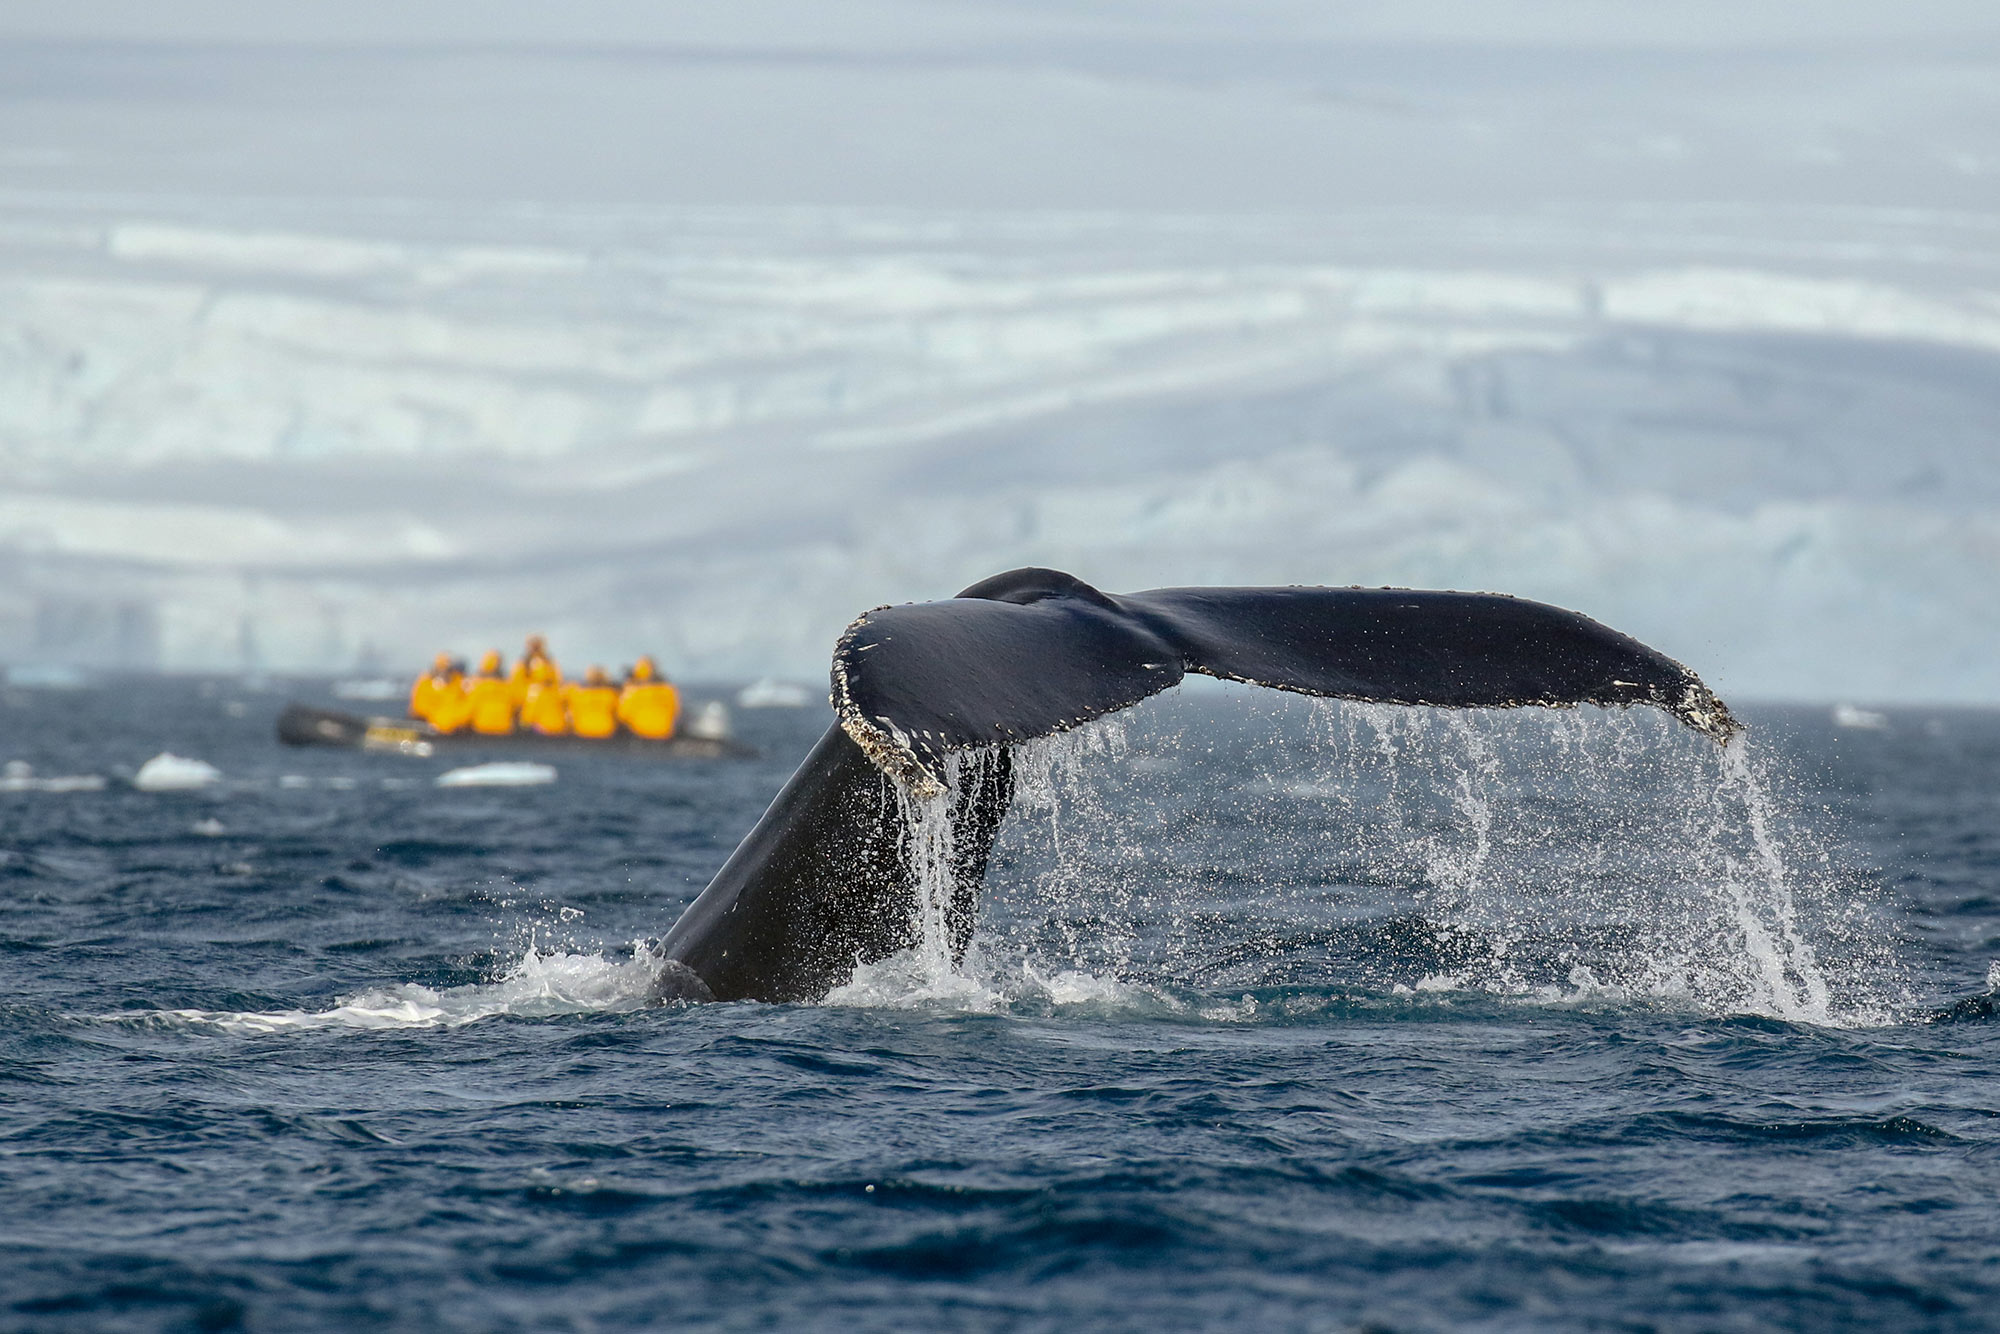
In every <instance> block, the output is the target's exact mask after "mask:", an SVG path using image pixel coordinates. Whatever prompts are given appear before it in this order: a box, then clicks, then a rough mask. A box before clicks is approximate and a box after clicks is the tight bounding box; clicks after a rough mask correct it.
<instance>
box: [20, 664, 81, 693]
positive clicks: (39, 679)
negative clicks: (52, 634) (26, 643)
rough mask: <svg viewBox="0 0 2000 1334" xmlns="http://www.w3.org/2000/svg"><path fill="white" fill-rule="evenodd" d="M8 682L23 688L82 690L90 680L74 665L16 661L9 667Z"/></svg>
mask: <svg viewBox="0 0 2000 1334" xmlns="http://www.w3.org/2000/svg"><path fill="white" fill-rule="evenodd" d="M7 684H8V685H10V686H16V687H19V688H20V689H23V690H81V689H82V688H83V687H84V686H86V685H88V684H89V680H88V678H86V677H85V676H84V674H83V673H82V672H79V671H78V670H77V669H76V668H74V667H61V666H53V665H37V664H32V663H16V664H15V665H14V666H12V667H9V668H8V669H7Z"/></svg>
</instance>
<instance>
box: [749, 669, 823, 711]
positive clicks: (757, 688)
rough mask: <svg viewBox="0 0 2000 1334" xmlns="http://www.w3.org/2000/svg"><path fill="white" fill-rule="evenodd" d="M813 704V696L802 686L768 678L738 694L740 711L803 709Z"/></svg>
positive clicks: (756, 682)
mask: <svg viewBox="0 0 2000 1334" xmlns="http://www.w3.org/2000/svg"><path fill="white" fill-rule="evenodd" d="M810 703H812V694H811V692H809V691H808V690H807V689H806V688H805V687H804V686H802V685H795V684H793V683H792V682H790V681H780V680H778V679H777V678H776V677H771V676H766V677H764V678H763V679H762V680H758V681H752V682H751V683H750V684H749V685H747V686H744V687H743V688H742V689H741V690H739V691H737V692H736V707H738V708H740V709H803V708H804V707H805V706H806V705H808V704H810Z"/></svg>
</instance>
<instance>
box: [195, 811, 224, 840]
mask: <svg viewBox="0 0 2000 1334" xmlns="http://www.w3.org/2000/svg"><path fill="white" fill-rule="evenodd" d="M193 832H194V833H197V834H200V835H201V836H202V837H203V838H221V837H222V836H223V835H224V834H225V833H227V832H228V830H227V829H226V828H225V827H224V825H223V823H222V821H220V820H218V819H216V818H215V817H214V816H210V817H209V818H208V819H206V820H196V821H195V822H194V825H193Z"/></svg>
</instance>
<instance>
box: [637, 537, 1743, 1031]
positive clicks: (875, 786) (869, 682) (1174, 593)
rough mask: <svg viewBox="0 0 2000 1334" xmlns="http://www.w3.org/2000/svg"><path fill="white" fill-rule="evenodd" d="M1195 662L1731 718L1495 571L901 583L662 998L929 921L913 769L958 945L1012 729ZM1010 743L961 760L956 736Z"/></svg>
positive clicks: (1025, 731) (1314, 685) (1019, 735)
mask: <svg viewBox="0 0 2000 1334" xmlns="http://www.w3.org/2000/svg"><path fill="white" fill-rule="evenodd" d="M1189 672H1197V673H1201V674H1203V675H1207V676H1215V677H1221V678H1224V679H1226V680H1231V681H1243V682H1248V683H1250V684H1253V685H1261V686H1269V687H1272V688H1274V689H1278V690H1291V691H1296V692H1299V693H1302V694H1308V695H1321V696H1326V697H1328V698H1333V699H1348V700H1364V701H1372V702H1376V703H1386V704H1423V705H1431V706H1436V707H1443V708H1503V707H1514V706H1522V705H1542V706H1557V707H1560V706H1565V705H1576V704H1600V705H1632V704H1648V705H1653V706H1656V707H1658V708H1661V709H1664V710H1665V711H1667V712H1668V713H1670V714H1672V715H1673V716H1675V717H1676V718H1678V719H1680V720H1681V721H1682V722H1684V723H1686V724H1687V725H1688V726H1690V727H1692V728H1695V729H1696V730H1698V731H1700V732H1703V733H1705V734H1707V735H1708V736H1710V737H1713V738H1714V739H1715V740H1717V741H1727V740H1728V738H1729V737H1730V736H1731V735H1732V734H1734V733H1735V732H1736V731H1737V730H1738V726H1737V723H1736V721H1735V720H1734V719H1733V718H1731V717H1730V715H1729V710H1728V709H1727V708H1725V707H1724V706H1723V704H1722V701H1721V700H1719V699H1717V698H1716V697H1715V695H1714V694H1713V693H1712V692H1711V691H1710V690H1709V689H1708V687H1707V686H1705V685H1703V684H1702V682H1701V679H1700V678H1699V677H1697V676H1696V675H1695V674H1694V673H1693V672H1691V671H1689V670H1688V669H1687V668H1686V667H1683V666H1682V665H1681V664H1679V663H1678V662H1675V661H1674V660H1673V659H1671V658H1668V657H1666V656H1665V655H1664V654H1661V653H1658V652H1656V651H1655V650H1653V649H1650V648H1648V647H1646V646H1645V645H1644V644H1641V643H1640V642H1638V641H1637V640H1635V639H1632V638H1630V637H1629V636H1626V635H1622V634H1619V633H1618V632H1617V631H1615V630H1612V629H1610V628H1608V627H1606V626H1603V625H1600V624H1598V623H1597V622H1596V621H1593V620H1591V619H1590V618H1589V617H1587V616H1582V615H1579V614H1577V613H1576V612H1571V611H1564V610H1562V609H1561V608H1558V607H1551V606H1547V605H1545V604H1543V603H1538V602H1529V601H1526V600H1524V599H1520V598H1514V597H1508V596H1505V595H1502V594H1495V593H1447V592H1423V591H1416V590H1410V589H1394V588H1379V589H1377V588H1306V587H1292V588H1162V589H1153V590H1151V591H1149V592H1144V593H1130V594H1123V595H1113V594H1109V593H1103V592H1100V591H1098V590H1097V589H1095V588H1092V587H1091V586H1090V585H1089V584H1086V583H1084V582H1083V581H1082V580H1080V579H1077V578H1075V577H1073V576H1071V575H1067V574H1063V573H1061V572H1060V571H1056V570H1043V569H1023V570H1013V571H1010V572H1008V573H1006V574H1000V575H995V576H993V577H992V578H990V579H985V580H982V581H980V582H979V583H976V584H974V585H973V586H972V587H970V588H968V589H966V590H965V591H964V592H963V593H960V594H959V595H958V596H957V597H955V598H951V599H949V600H946V601H942V602H920V603H912V604H908V605H905V606H900V607H881V608H877V609H876V610H874V611H871V612H868V613H866V614H864V615H862V616H861V617H859V618H858V619H856V620H855V621H854V623H853V624H852V625H850V626H849V627H848V628H847V631H846V633H845V634H843V635H842V636H841V637H840V641H839V643H838V644H837V645H836V646H835V648H834V655H833V678H832V684H833V705H834V709H835V712H836V714H837V720H836V723H835V725H834V726H833V727H831V728H829V729H828V730H827V732H826V735H824V736H823V737H821V738H820V740H819V742H818V743H817V744H816V745H815V746H814V747H813V748H812V751H811V752H810V753H809V754H808V755H807V756H806V758H805V762H804V763H803V764H801V765H800V766H799V769H798V772H797V773H795V774H793V775H792V778H791V780H790V781H789V782H787V783H786V784H785V786H784V789H783V790H782V791H780V792H779V793H778V795H777V797H776V798H775V799H774V800H773V801H772V803H771V806H770V809H769V810H767V811H766V812H765V813H764V817H763V818H762V819H761V820H759V821H758V822H757V825H756V827H755V828H753V829H752V830H751V831H750V833H749V835H748V836H747V837H746V838H745V839H744V840H743V842H742V844H741V845H740V846H738V847H737V849H736V851H735V852H734V853H733V854H731V856H730V858H729V860H728V861H727V862H726V863H724V865H723V867H722V869H721V870H720V871H719V872H717V873H716V876H715V879H714V880H713V881H711V882H710V883H709V886H708V888H707V889H705V890H703V891H702V893H701V895H700V897H698V898H697V899H695V901H694V902H693V903H692V904H690V905H688V908H687V911H686V912H684V913H682V914H681V917H680V920H679V921H677V922H676V923H675V924H674V926H673V928H672V930H670V931H669V932H668V933H667V936H666V938H665V939H664V940H663V941H662V942H661V946H660V951H661V953H662V955H663V956H664V962H663V965H662V968H661V972H660V976H659V980H658V982H657V983H656V985H655V988H654V999H656V1000H661V1001H668V1000H765V1001H804V1000H815V999H818V998H820V997H823V996H825V995H826V994H827V992H829V991H831V990H832V989H833V988H834V987H837V986H839V985H841V984H842V983H844V982H846V981H847V980H848V979H849V978H851V977H852V976H853V974H854V970H855V969H856V967H858V966H860V965H863V964H868V963H873V962H876V961H878V960H881V959H884V958H887V957H888V956H889V955H891V954H894V953H896V952H897V951H898V950H902V949H907V948H909V947H910V946H912V945H914V944H916V943H918V941H917V932H918V926H917V921H916V919H917V912H916V903H917V893H918V885H917V876H918V868H917V865H916V860H915V854H914V850H913V848H912V847H911V839H912V833H911V830H910V828H909V822H908V821H906V820H904V819H903V818H902V816H901V811H902V810H903V808H904V803H903V802H902V801H901V800H899V792H898V787H900V788H901V789H902V790H903V792H904V793H907V794H909V795H910V796H911V797H913V798H915V799H918V800H943V801H949V802H950V819H951V833H952V838H951V843H950V847H951V853H950V858H951V860H950V865H949V870H950V877H951V892H950V901H949V903H948V905H947V906H946V911H945V926H946V930H947V932H948V934H949V936H950V946H951V949H952V953H953V955H954V957H957V956H960V955H962V954H963V953H964V951H965V948H966V946H967V944H968V942H969V941H970V939H971V935H972V926H973V920H974V917H975V915H976V912H977V907H978V892H979V887H980V884H981V882H982V880H983V879H984V877H985V873H986V861H987V856H988V854H989V853H990V851H991V849H992V846H993V840H994V837H995V835H996V834H997V833H998V831H999V828H1000V822H1001V820H1002V818H1003V817H1004V816H1005V815H1006V813H1007V806H1008V803H1009V801H1010V800H1011V798H1012V795H1013V784H1012V775H1011V766H1010V763H1009V752H1008V748H1009V747H1010V746H1012V745H1013V744H1015V743H1017V742H1022V741H1028V740H1031V739H1033V738H1035V737H1040V736H1047V735H1049V734H1051V733H1054V732H1060V731H1064V730H1066V729H1069V728H1073V727H1076V726H1078V725H1080V724H1082V723H1086V722H1089V721H1090V720H1092V719H1094V718H1099V717H1102V716H1104V715H1105V714H1108V713H1112V712H1115V711H1116V710H1119V709H1123V708H1127V707H1129V706H1131V705H1133V704H1137V703H1138V702H1139V701H1140V700H1143V699H1145V698H1147V697H1148V696H1151V695H1154V694H1157V693H1159V692H1160V691H1162V690H1165V689H1167V688H1169V687H1171V686H1173V685H1175V684H1177V683H1178V682H1179V681H1180V680H1181V678H1182V677H1183V676H1184V675H1186V674H1187V673H1189ZM972 751H990V752H992V755H991V758H990V760H988V761H987V762H986V763H982V764H979V765H974V766H966V767H965V768H964V770H963V776H962V778H961V781H960V782H959V783H957V784H956V785H953V784H949V783H947V781H946V775H947V763H948V760H949V757H951V756H953V755H954V754H958V753H964V752H972Z"/></svg>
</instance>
